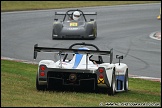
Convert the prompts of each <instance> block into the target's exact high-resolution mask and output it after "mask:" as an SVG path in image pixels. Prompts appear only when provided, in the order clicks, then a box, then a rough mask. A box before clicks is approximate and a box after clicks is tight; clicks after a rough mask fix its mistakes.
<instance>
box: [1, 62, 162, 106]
mask: <svg viewBox="0 0 162 108" xmlns="http://www.w3.org/2000/svg"><path fill="white" fill-rule="evenodd" d="M36 72H37V65H34V64H26V63H20V62H14V61H8V60H1V106H2V107H26V106H29V107H58V106H59V107H84V106H85V107H86V106H87V107H95V106H96V107H98V106H99V103H100V102H104V103H106V102H136V103H141V102H148V103H149V102H154V103H160V104H161V83H160V82H153V81H148V80H142V79H133V78H129V91H128V92H127V93H126V92H122V93H117V94H115V96H109V95H107V93H106V89H105V88H104V87H100V89H101V90H100V92H98V93H91V92H82V91H79V92H76V91H44V92H43V91H37V90H36V88H35V78H36Z"/></svg>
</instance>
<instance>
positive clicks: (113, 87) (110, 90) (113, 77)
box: [108, 70, 116, 95]
mask: <svg viewBox="0 0 162 108" xmlns="http://www.w3.org/2000/svg"><path fill="white" fill-rule="evenodd" d="M115 88H116V76H115V70H113V74H112V82H111V87H109V88H108V95H114V94H115Z"/></svg>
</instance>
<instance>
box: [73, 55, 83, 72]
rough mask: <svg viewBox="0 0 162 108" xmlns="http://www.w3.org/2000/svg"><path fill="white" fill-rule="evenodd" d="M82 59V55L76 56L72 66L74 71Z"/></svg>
mask: <svg viewBox="0 0 162 108" xmlns="http://www.w3.org/2000/svg"><path fill="white" fill-rule="evenodd" d="M82 57H83V54H76V57H75V62H74V66H73V68H74V69H75V68H77V67H78V65H79V63H80V61H81V60H82Z"/></svg>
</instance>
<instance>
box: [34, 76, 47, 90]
mask: <svg viewBox="0 0 162 108" xmlns="http://www.w3.org/2000/svg"><path fill="white" fill-rule="evenodd" d="M46 88H47V87H46V85H39V83H38V75H37V77H36V89H37V90H41V91H44V90H46Z"/></svg>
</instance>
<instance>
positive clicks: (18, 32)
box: [1, 4, 161, 78]
mask: <svg viewBox="0 0 162 108" xmlns="http://www.w3.org/2000/svg"><path fill="white" fill-rule="evenodd" d="M160 7H161V4H144V5H142V4H141V5H122V6H101V7H90V8H79V9H81V10H82V11H88V12H89V11H90V12H91V11H92V12H93V11H94V12H97V32H98V33H97V34H98V37H97V38H96V39H95V40H52V36H51V35H52V25H53V19H54V12H55V11H67V10H68V9H70V8H67V9H52V10H40V11H22V12H3V13H2V12H1V57H10V58H15V59H22V60H28V61H33V62H39V61H40V60H41V59H53V55H51V54H46V53H43V54H42V53H39V54H38V57H37V59H36V60H35V61H34V60H33V48H34V44H36V43H38V45H39V46H45V47H59V48H68V47H69V46H70V45H71V44H73V43H76V42H86V43H92V44H95V45H96V46H98V47H99V48H100V49H101V50H110V49H111V48H113V54H114V57H113V62H114V63H115V62H118V60H117V59H116V58H115V55H123V56H124V59H123V60H121V62H123V63H126V64H127V65H128V67H129V74H131V75H140V76H147V77H155V78H161V40H156V39H152V38H150V36H149V35H150V34H151V33H153V32H156V31H159V32H161V20H157V18H156V17H157V16H158V15H159V8H160Z"/></svg>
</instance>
